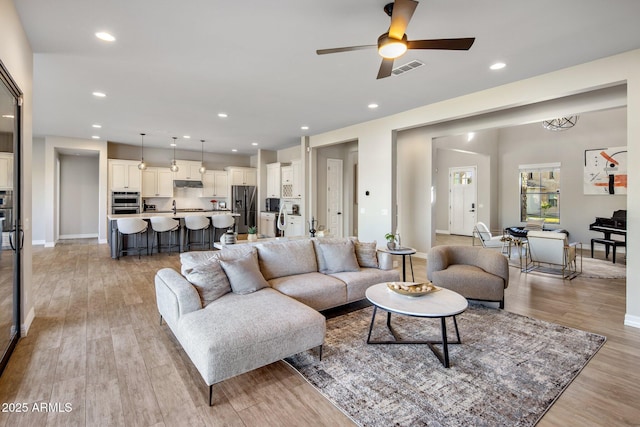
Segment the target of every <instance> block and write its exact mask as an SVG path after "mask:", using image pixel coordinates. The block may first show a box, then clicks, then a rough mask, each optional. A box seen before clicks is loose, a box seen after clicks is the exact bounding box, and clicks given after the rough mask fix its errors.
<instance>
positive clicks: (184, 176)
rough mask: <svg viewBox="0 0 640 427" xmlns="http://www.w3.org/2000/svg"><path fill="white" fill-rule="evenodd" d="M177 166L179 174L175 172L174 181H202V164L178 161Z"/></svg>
mask: <svg viewBox="0 0 640 427" xmlns="http://www.w3.org/2000/svg"><path fill="white" fill-rule="evenodd" d="M176 165H178V172H175V174H174V175H173V179H180V180H185V181H200V180H201V179H202V174H201V173H200V166H202V163H201V162H196V161H192V160H176Z"/></svg>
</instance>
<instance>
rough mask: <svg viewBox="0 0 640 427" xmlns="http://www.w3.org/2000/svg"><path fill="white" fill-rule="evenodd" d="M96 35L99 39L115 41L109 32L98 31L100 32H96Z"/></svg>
mask: <svg viewBox="0 0 640 427" xmlns="http://www.w3.org/2000/svg"><path fill="white" fill-rule="evenodd" d="M96 37H97V38H99V39H100V40H104V41H106V42H114V41H116V38H115V37H113V36H112V35H111V34H109V33H106V32H104V31H100V32H98V33H96Z"/></svg>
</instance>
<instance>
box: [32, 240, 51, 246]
mask: <svg viewBox="0 0 640 427" xmlns="http://www.w3.org/2000/svg"><path fill="white" fill-rule="evenodd" d="M46 243H47V242H46V241H44V240H32V241H31V245H33V246H44V245H45V244H46Z"/></svg>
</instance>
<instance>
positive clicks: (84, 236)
mask: <svg viewBox="0 0 640 427" xmlns="http://www.w3.org/2000/svg"><path fill="white" fill-rule="evenodd" d="M96 237H98V233H88V234H61V235H60V240H69V239H91V238H96Z"/></svg>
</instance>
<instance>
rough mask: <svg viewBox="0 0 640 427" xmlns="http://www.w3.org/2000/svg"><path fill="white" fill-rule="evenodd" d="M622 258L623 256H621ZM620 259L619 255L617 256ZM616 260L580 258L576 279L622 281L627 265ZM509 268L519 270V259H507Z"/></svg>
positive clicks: (625, 274)
mask: <svg viewBox="0 0 640 427" xmlns="http://www.w3.org/2000/svg"><path fill="white" fill-rule="evenodd" d="M623 256H624V255H623ZM618 257H620V255H618ZM618 257H617V258H616V263H615V264H614V263H612V262H611V259H609V260H604V259H598V258H590V257H589V255H585V256H583V257H582V273H581V274H580V275H579V276H578V277H589V278H592V279H624V278H626V277H627V265H626V264H625V263H624V262H620V260H619V259H618ZM509 265H510V266H511V267H518V268H520V258H518V257H517V255H513V256H512V257H511V258H510V259H509ZM578 269H580V258H578Z"/></svg>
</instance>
